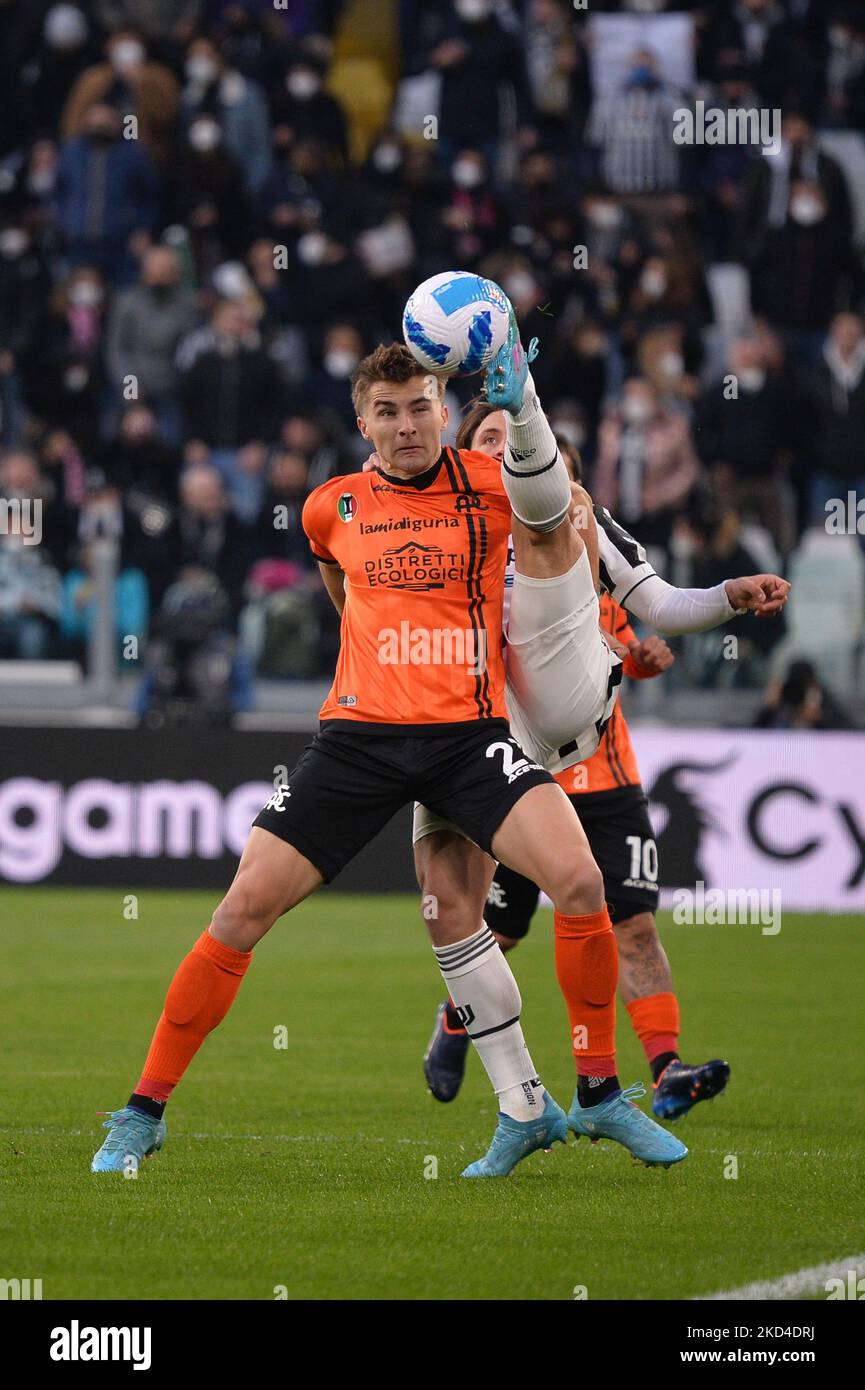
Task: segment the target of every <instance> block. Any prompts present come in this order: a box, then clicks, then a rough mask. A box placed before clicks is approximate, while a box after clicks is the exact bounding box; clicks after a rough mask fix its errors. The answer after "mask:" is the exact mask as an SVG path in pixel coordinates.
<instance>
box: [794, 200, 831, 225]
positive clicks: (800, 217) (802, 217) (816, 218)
mask: <svg viewBox="0 0 865 1390" xmlns="http://www.w3.org/2000/svg"><path fill="white" fill-rule="evenodd" d="M790 216H791V217H792V219H793V221H794V222H798V223H799V225H800V226H801V227H813V226H814V224H815V222H822V221H823V218H824V216H825V213H824V211H823V204H822V203H821V202H820V199H819V198H812V197H811V195H810V193H800V194H798V195H797V197H795V198H791V199H790Z"/></svg>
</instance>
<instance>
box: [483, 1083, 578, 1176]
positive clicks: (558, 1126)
mask: <svg viewBox="0 0 865 1390" xmlns="http://www.w3.org/2000/svg"><path fill="white" fill-rule="evenodd" d="M543 1097H544V1108H543V1111H542V1113H541V1114H540V1115H539V1116H538V1118H537V1119H536V1120H512V1119H511V1117H510V1115H503V1114H502V1112H501V1110H500V1111H499V1122H498V1125H497V1126H496V1132H495V1134H494V1135H493V1142H492V1143H491V1144H490V1146H489V1148H488V1149H487V1151H486V1153H485V1154H484V1156H483V1158H479V1159H476V1161H475V1162H474V1163H470V1164H469V1166H468V1168H465V1169H464V1170H463V1172H462V1174H461V1176H462V1177H464V1178H506V1177H507V1176H508V1173H510V1172H511V1171H512V1170H513V1169H514V1168H516V1166H517V1164H518V1163H519V1161H520V1159H521V1158H526V1157H527V1155H528V1154H532V1153H534V1152H535V1150H536V1149H551V1148H552V1146H553V1144H555V1143H559V1144H564V1143H565V1142H566V1141H567V1137H568V1117H567V1115H566V1114H565V1112H564V1110H563V1109H562V1107H561V1106H560V1105H557V1104H556V1102H555V1101H554V1100H553V1098H552V1096H551V1095H549V1093H548V1092H547V1091H544V1092H543Z"/></svg>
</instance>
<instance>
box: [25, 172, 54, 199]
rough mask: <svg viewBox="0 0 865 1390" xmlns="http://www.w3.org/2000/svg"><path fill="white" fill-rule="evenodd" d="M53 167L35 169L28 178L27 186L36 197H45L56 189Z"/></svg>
mask: <svg viewBox="0 0 865 1390" xmlns="http://www.w3.org/2000/svg"><path fill="white" fill-rule="evenodd" d="M54 178H55V175H54V170H53V169H34V170H33V173H32V174H30V175H29V176H28V178H27V188H28V190H29V191H30V192H31V193H32V194H33V196H34V198H44V197H45V196H46V195H47V194H48V193H51V192H52V191H53V189H54Z"/></svg>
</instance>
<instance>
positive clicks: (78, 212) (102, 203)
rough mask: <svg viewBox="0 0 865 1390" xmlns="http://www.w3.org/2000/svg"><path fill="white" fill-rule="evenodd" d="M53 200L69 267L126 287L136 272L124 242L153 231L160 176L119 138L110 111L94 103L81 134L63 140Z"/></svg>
mask: <svg viewBox="0 0 865 1390" xmlns="http://www.w3.org/2000/svg"><path fill="white" fill-rule="evenodd" d="M54 200H55V201H54V210H55V216H56V219H57V224H58V226H59V228H60V230H61V232H62V233H63V236H64V239H65V242H66V251H67V255H68V257H69V260H70V261H71V263H72V264H73V265H81V264H83V263H86V264H88V265H96V266H99V267H100V268H101V269H102V270H103V271H104V273H105V275H106V277H107V278H108V279H109V280H110V281H111V282H112V283H113V284H115V285H125V284H129V283H130V282H131V281H132V280H133V279H134V278H135V273H136V268H137V267H136V261H135V258H134V256H133V254H132V251H131V249H130V241H131V238H132V236H133V233H135V232H146V233H152V232H153V231H154V229H155V228H156V225H157V222H158V219H159V200H160V177H159V174H158V173H157V171H156V167H155V165H154V164H153V163H152V162H151V160H150V158H149V156H148V155H147V154H146V153H145V152H144V150H143V148H142V147H141V144H140V143H139V142H138V141H137V140H127V139H124V137H123V131H122V128H121V117H120V113H119V112H118V111H116V110H115V109H114V107H113V106H109V105H108V104H107V103H106V102H96V103H95V104H94V105H93V106H91V107H90V109H89V111H88V112H87V114H86V116H85V119H84V133H83V134H82V135H79V136H75V137H74V138H73V139H71V140H64V141H63V143H62V145H61V146H60V159H59V162H58V166H57V183H56V186H55V193H54Z"/></svg>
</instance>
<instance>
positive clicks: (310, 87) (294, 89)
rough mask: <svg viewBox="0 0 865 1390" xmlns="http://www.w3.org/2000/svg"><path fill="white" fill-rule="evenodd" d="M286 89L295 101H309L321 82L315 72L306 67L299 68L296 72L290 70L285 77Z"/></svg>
mask: <svg viewBox="0 0 865 1390" xmlns="http://www.w3.org/2000/svg"><path fill="white" fill-rule="evenodd" d="M285 86H286V90H287V91H288V94H289V96H293V97H294V99H295V101H309V99H310V97H314V96H315V94H316V92H318V91H319V89H320V88H321V82H320V81H319V79H318V76H317V74H316V73H314V72H311V71H310V70H309V69H307V68H299V69H298V70H297V71H296V72H290V73H289V75H288V77H287V78H286V79H285Z"/></svg>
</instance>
